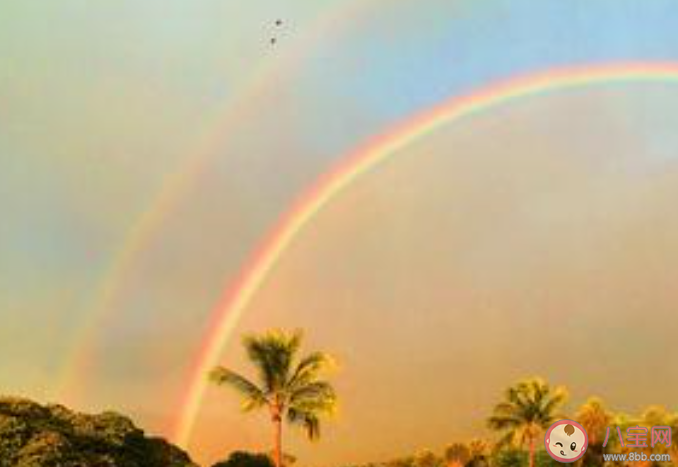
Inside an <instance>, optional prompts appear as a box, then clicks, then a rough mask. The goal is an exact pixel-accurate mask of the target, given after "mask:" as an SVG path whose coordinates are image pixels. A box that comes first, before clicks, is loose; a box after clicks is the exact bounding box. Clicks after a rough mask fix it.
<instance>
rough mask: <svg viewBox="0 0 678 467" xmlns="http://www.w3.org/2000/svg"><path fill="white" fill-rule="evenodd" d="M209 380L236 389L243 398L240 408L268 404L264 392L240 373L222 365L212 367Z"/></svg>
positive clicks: (250, 408) (251, 408)
mask: <svg viewBox="0 0 678 467" xmlns="http://www.w3.org/2000/svg"><path fill="white" fill-rule="evenodd" d="M209 380H210V381H211V382H213V383H214V384H216V385H219V386H222V385H227V386H230V387H232V388H233V389H235V390H236V391H238V393H240V395H241V396H242V398H243V401H242V409H243V410H245V411H250V410H254V409H257V408H260V407H263V406H265V405H267V404H268V399H267V397H266V394H265V393H264V392H263V391H262V390H261V389H260V388H259V387H258V386H257V385H256V384H254V383H253V382H251V381H250V380H248V379H247V378H245V377H244V376H242V375H239V374H238V373H236V372H234V371H231V370H229V369H227V368H224V367H222V366H218V367H216V368H214V369H213V370H212V371H211V372H210V374H209Z"/></svg>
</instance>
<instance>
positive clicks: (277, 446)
mask: <svg viewBox="0 0 678 467" xmlns="http://www.w3.org/2000/svg"><path fill="white" fill-rule="evenodd" d="M273 426H274V432H275V439H274V440H273V443H274V444H273V463H274V464H275V467H283V462H282V417H281V416H280V415H278V414H276V415H274V416H273Z"/></svg>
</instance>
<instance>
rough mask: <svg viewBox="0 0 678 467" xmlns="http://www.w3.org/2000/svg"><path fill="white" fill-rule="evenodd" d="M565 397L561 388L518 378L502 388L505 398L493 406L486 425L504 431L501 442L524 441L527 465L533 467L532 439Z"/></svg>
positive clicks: (544, 427)
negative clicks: (527, 456) (519, 380)
mask: <svg viewBox="0 0 678 467" xmlns="http://www.w3.org/2000/svg"><path fill="white" fill-rule="evenodd" d="M566 399H567V392H566V391H565V389H564V388H563V387H560V386H558V387H555V388H551V386H549V385H548V383H546V382H545V381H543V380H542V379H539V378H532V379H528V380H525V381H521V382H519V383H518V384H517V385H516V386H513V387H510V388H508V389H507V390H506V394H505V400H504V401H502V402H500V403H499V404H497V405H496V406H495V408H494V413H493V414H492V416H491V417H490V418H489V419H488V425H489V427H490V428H492V429H494V430H497V431H499V432H502V433H503V434H504V437H503V439H502V441H501V442H502V444H505V443H513V444H516V445H518V446H521V447H522V446H524V445H525V444H527V445H528V446H529V459H530V467H534V460H535V441H536V440H537V438H538V437H539V436H540V435H541V434H542V433H543V432H544V430H546V429H547V428H548V427H549V426H551V424H552V423H553V422H554V421H555V417H556V415H555V413H556V411H557V410H558V409H559V408H560V407H561V406H562V405H563V404H564V403H565V401H566Z"/></svg>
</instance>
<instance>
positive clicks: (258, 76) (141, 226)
mask: <svg viewBox="0 0 678 467" xmlns="http://www.w3.org/2000/svg"><path fill="white" fill-rule="evenodd" d="M378 5H380V3H379V2H378V1H373V2H364V1H362V0H356V1H354V2H339V3H338V6H337V7H336V8H331V9H328V10H326V11H325V10H323V13H322V14H321V15H319V16H318V17H317V18H316V19H315V20H314V22H313V24H312V27H310V28H308V29H306V30H305V32H304V34H301V35H300V36H298V37H297V38H295V39H293V40H292V41H291V43H290V44H288V45H286V46H285V47H284V48H281V51H280V53H276V55H275V56H272V57H271V58H270V59H267V60H263V61H262V63H261V64H260V65H259V66H258V67H257V68H256V69H255V70H254V71H253V72H252V74H251V75H250V76H249V77H248V79H247V83H248V85H247V86H246V88H245V89H243V90H242V91H241V92H240V93H238V95H237V97H236V98H234V99H233V100H231V101H228V102H227V103H226V104H225V105H224V108H223V109H220V110H218V111H217V112H216V113H215V115H213V117H212V121H211V122H210V123H209V124H208V125H207V127H208V129H207V130H206V132H205V133H204V134H203V135H201V136H200V137H199V141H198V142H197V143H196V146H197V148H196V149H195V150H194V151H192V152H191V154H189V155H188V157H186V159H185V160H183V161H181V162H179V164H178V167H177V168H176V169H175V170H173V171H171V172H169V174H168V175H167V176H166V177H165V178H164V179H163V180H162V182H161V184H160V187H159V190H158V191H157V192H156V193H155V194H154V196H152V197H151V198H150V199H149V200H148V201H147V203H146V208H145V209H142V210H141V211H140V214H139V216H138V217H137V219H136V220H135V222H133V223H132V225H131V226H130V228H129V230H128V232H127V234H126V236H125V238H124V240H123V242H122V243H121V246H120V248H119V249H118V251H117V252H116V253H115V254H113V255H112V259H111V262H110V263H109V264H108V265H107V267H106V269H105V271H103V273H102V279H101V280H100V281H99V283H98V284H97V286H96V289H95V291H94V294H93V296H94V298H93V303H92V304H91V305H90V307H91V309H92V312H91V313H90V315H89V317H88V319H87V320H86V322H85V323H83V324H81V326H80V328H79V329H78V330H77V335H76V336H74V337H73V339H71V342H72V345H71V348H69V349H68V350H67V351H66V356H65V357H64V362H65V368H64V369H63V370H62V371H61V374H60V376H59V378H58V381H57V382H56V383H55V387H54V389H53V392H54V393H55V397H56V398H57V399H59V400H69V399H75V398H77V393H78V387H79V386H81V384H80V383H81V379H82V375H83V374H86V373H87V369H88V368H89V366H90V365H91V364H92V362H91V361H90V359H91V358H92V356H93V355H94V354H95V352H93V351H92V349H93V347H94V346H95V344H96V341H97V337H98V336H99V334H98V333H99V330H100V329H103V328H105V327H106V324H107V320H108V319H111V317H112V316H113V315H114V310H115V307H116V304H117V301H118V300H119V299H120V298H121V295H122V293H123V291H124V287H125V284H126V281H127V279H128V278H129V276H130V275H131V274H132V272H133V270H134V267H135V264H136V259H137V258H138V256H139V255H140V254H141V253H143V251H144V250H145V249H146V248H148V246H149V245H150V244H151V243H152V241H153V239H154V237H155V236H156V235H157V234H158V232H159V231H160V230H161V227H162V225H163V224H164V221H165V220H166V219H167V217H168V215H169V214H170V213H171V212H172V211H173V210H174V209H175V207H176V206H177V205H178V204H179V202H180V201H181V200H182V199H183V198H184V197H185V195H186V194H187V192H188V191H189V190H190V189H191V187H193V185H194V183H195V181H196V180H198V179H199V177H200V175H201V174H202V173H203V172H204V170H205V168H206V167H207V166H208V165H209V163H210V161H212V160H213V159H215V158H216V157H218V156H219V155H220V154H222V152H223V147H224V146H226V145H227V144H228V143H229V137H230V135H232V134H235V132H236V131H237V130H238V129H239V125H240V124H241V123H242V122H245V121H248V118H247V117H248V115H249V114H251V113H252V112H254V111H255V109H257V108H259V107H260V106H265V105H268V101H267V100H266V96H267V93H268V92H273V91H274V90H275V85H276V84H277V83H278V80H279V78H280V77H281V76H289V75H291V72H292V71H293V70H294V69H296V68H297V67H298V66H299V64H301V63H303V61H304V60H305V59H306V58H308V56H309V55H310V54H311V53H313V51H314V50H316V49H317V47H318V45H319V44H322V43H323V40H324V39H327V37H328V36H329V37H331V36H332V35H333V34H335V35H336V34H339V33H340V32H341V31H342V30H343V29H344V28H345V27H347V26H348V25H349V24H350V22H351V20H352V19H353V18H355V17H359V16H360V15H361V14H362V13H364V12H365V11H366V10H369V9H370V8H377V7H378ZM266 44H267V43H266ZM276 52H277V51H276Z"/></svg>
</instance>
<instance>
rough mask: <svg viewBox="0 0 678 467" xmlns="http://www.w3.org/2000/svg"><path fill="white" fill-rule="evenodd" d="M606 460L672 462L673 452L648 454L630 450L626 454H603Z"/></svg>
mask: <svg viewBox="0 0 678 467" xmlns="http://www.w3.org/2000/svg"><path fill="white" fill-rule="evenodd" d="M603 459H604V460H605V461H612V462H614V461H617V462H647V461H650V462H670V461H671V454H647V453H644V452H629V453H626V454H603Z"/></svg>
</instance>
